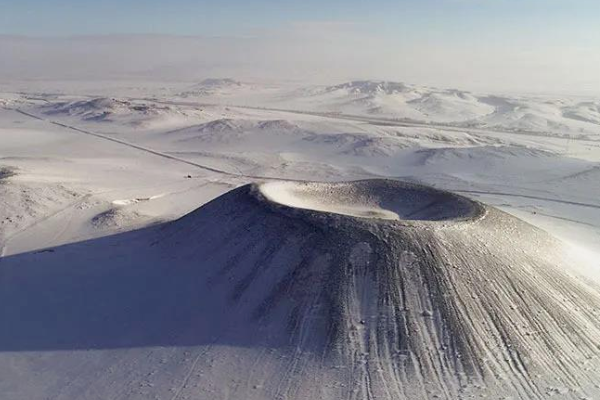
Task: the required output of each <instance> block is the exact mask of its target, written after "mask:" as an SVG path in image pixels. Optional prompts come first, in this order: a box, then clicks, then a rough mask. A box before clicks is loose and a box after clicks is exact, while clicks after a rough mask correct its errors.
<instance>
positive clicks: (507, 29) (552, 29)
mask: <svg viewBox="0 0 600 400" xmlns="http://www.w3.org/2000/svg"><path fill="white" fill-rule="evenodd" d="M124 37H127V38H128V39H127V40H123V38H124ZM86 40H87V41H88V42H87V43H84V42H85V41H86ZM152 40H154V41H155V43H156V44H155V45H154V46H153V44H152ZM69 41H71V43H68V42H69ZM111 41H112V42H113V44H111ZM36 43H37V44H36ZM124 43H129V44H130V45H131V46H134V47H133V48H131V49H127V48H126V46H124ZM78 46H79V47H78ZM165 46H168V47H165ZM141 47H143V48H145V49H146V50H147V51H142V49H141ZM169 47H170V48H169ZM151 48H153V49H154V52H152V51H151V50H150V49H151ZM44 49H46V50H44ZM93 49H96V50H98V51H97V52H94V51H92V50H93ZM111 49H113V51H114V53H111ZM27 51H30V52H37V54H33V53H32V54H29V53H27ZM40 52H41V54H40ZM44 52H46V53H48V54H47V55H46V57H45V58H44V59H48V61H49V62H48V64H49V65H48V68H46V72H49V71H51V70H53V69H56V70H57V71H59V70H60V69H61V68H60V66H59V65H58V64H59V61H60V60H53V58H56V57H55V56H53V53H56V52H58V53H60V54H61V55H63V56H64V58H66V59H68V60H71V59H72V58H76V57H77V56H78V54H80V53H81V52H84V53H86V54H87V56H88V57H91V58H90V59H89V62H88V63H86V64H88V66H89V67H93V65H92V64H93V62H92V61H93V59H94V54H97V55H98V57H99V56H100V55H102V57H103V59H102V60H100V61H104V62H103V63H102V65H104V66H105V67H106V69H105V70H107V71H108V72H109V73H110V75H111V76H116V75H118V74H119V72H120V71H121V72H122V74H123V75H126V74H134V73H143V74H149V73H150V72H149V71H155V72H156V71H161V73H160V74H159V75H160V77H161V78H168V75H169V72H168V71H169V70H171V71H172V72H173V73H177V75H178V76H179V77H185V78H186V79H196V78H197V76H196V75H207V74H213V75H214V74H217V75H222V74H224V73H228V74H238V75H240V77H247V78H251V77H260V78H268V77H273V78H274V79H284V78H287V79H298V80H302V79H306V80H329V79H339V80H342V79H346V78H373V79H374V78H381V79H393V80H401V81H412V82H413V83H423V84H435V85H442V86H444V85H445V86H466V87H472V88H482V89H486V88H489V89H492V88H499V89H502V88H504V89H506V90H513V89H522V90H526V91H544V90H547V91H549V92H557V91H560V92H564V91H567V92H569V91H571V92H573V93H575V92H577V93H580V92H582V93H583V92H594V91H595V90H598V91H599V92H600V77H599V75H600V74H598V72H597V71H599V70H600V1H598V0H370V1H360V0H344V1H342V0H318V1H317V0H302V1H298V0H294V1H292V0H254V1H252V0H220V1H213V0H211V1H193V0H169V1H166V0H163V1H159V0H138V1H133V0H103V1H98V0H95V1H92V0H0V56H4V57H3V60H5V61H4V63H0V78H2V77H4V78H5V79H7V78H8V77H11V78H14V77H15V74H17V75H18V72H19V70H20V71H22V73H23V77H27V78H30V77H33V76H35V77H43V76H44V74H43V71H41V66H39V65H35V64H34V63H36V62H40V57H41V55H42V54H45V53H44ZM119 52H121V53H122V52H129V53H130V55H127V54H121V53H119ZM90 53H91V54H90ZM142 53H143V54H142ZM150 53H153V54H150ZM134 56H135V57H138V58H137V59H134V58H133V57H134ZM7 57H8V58H7ZM107 57H108V58H111V57H112V58H116V59H117V60H119V62H120V65H110V63H108V64H107V60H106V58H107ZM6 60H8V61H6ZM123 63H127V65H124V64H123ZM3 64H4V65H3ZM30 64H31V65H30ZM138 64H144V65H146V66H147V68H146V69H145V70H143V68H141V67H138V66H137V65H138ZM119 68H121V69H119ZM37 69H40V72H36V71H37ZM188 70H189V71H195V72H194V73H193V74H191V73H188V72H186V73H184V71H188ZM27 71H29V72H27ZM86 71H87V70H85V68H83V66H80V67H78V68H77V71H71V72H70V74H71V76H81V77H85V76H86V74H87V75H95V74H97V73H98V72H97V71H95V69H94V68H91V69H90V70H89V71H88V72H87V73H86Z"/></svg>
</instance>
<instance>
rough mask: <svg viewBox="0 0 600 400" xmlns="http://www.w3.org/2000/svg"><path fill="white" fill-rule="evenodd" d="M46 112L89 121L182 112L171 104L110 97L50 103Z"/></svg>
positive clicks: (45, 109) (45, 108)
mask: <svg viewBox="0 0 600 400" xmlns="http://www.w3.org/2000/svg"><path fill="white" fill-rule="evenodd" d="M44 112H45V113H46V114H48V115H68V116H78V117H81V118H82V119H84V120H88V121H92V120H95V121H106V120H110V119H111V118H113V117H115V116H120V115H121V116H122V115H125V116H126V115H132V114H133V115H135V114H138V115H143V116H161V115H173V114H181V112H180V111H179V110H178V109H177V108H175V107H171V106H166V105H159V104H156V103H149V102H143V101H129V100H121V99H116V98H108V97H99V98H94V99H89V100H79V101H72V102H59V103H54V104H49V105H47V106H46V107H44Z"/></svg>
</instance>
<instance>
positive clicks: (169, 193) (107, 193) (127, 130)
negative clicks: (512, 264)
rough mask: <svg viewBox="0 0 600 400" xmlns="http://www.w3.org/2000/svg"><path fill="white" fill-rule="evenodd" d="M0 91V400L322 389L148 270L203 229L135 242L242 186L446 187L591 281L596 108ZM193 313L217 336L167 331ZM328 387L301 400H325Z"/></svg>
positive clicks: (358, 86) (498, 100)
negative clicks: (536, 238)
mask: <svg viewBox="0 0 600 400" xmlns="http://www.w3.org/2000/svg"><path fill="white" fill-rule="evenodd" d="M0 91H1V92H0V251H1V252H0V255H1V256H2V258H0V274H3V275H0V291H1V292H0V315H1V316H2V318H3V319H4V320H3V321H0V324H2V325H3V327H2V328H0V393H2V396H1V398H2V399H6V400H13V399H14V400H21V399H30V400H37V399H40V400H41V399H68V400H74V399H78V400H79V399H108V398H110V399H150V398H154V399H171V400H177V399H209V398H215V399H216V398H234V399H260V398H278V399H279V398H281V399H287V398H289V399H294V398H301V397H298V396H300V394H298V393H297V392H295V391H294V387H293V384H292V383H290V382H293V380H294V375H295V374H298V376H305V375H307V374H309V373H310V374H314V376H315V377H316V376H318V375H319V374H323V376H326V375H327V374H329V373H330V371H329V372H328V371H326V370H322V366H321V365H320V364H319V363H318V362H317V360H311V363H314V365H297V363H294V359H295V355H294V353H292V354H288V353H285V352H280V351H279V348H278V347H276V346H274V347H272V348H269V347H268V346H263V345H261V343H263V342H261V341H260V335H261V333H260V332H258V333H257V332H243V329H244V328H243V327H240V326H238V325H235V326H225V325H226V321H225V322H224V321H223V319H222V318H221V319H219V315H220V313H223V315H225V314H230V313H231V314H235V313H243V312H244V309H243V307H242V308H240V309H235V310H233V309H228V308H227V307H226V306H225V305H221V304H220V303H219V304H217V303H218V302H216V303H215V304H214V308H213V309H211V305H210V304H206V302H207V301H208V299H209V298H210V297H207V296H208V295H205V293H195V292H194V291H193V289H192V288H193V285H194V279H198V278H197V277H195V276H194V275H193V274H192V273H190V271H189V270H183V271H177V272H178V273H177V274H174V275H175V276H163V275H161V274H162V273H163V271H162V270H161V269H160V268H154V267H152V265H154V264H159V263H162V264H172V266H173V268H174V269H177V266H178V263H180V264H181V265H182V266H188V265H189V262H190V260H191V259H193V258H194V257H197V256H198V255H197V254H195V253H194V251H193V247H194V245H195V243H198V242H199V241H202V240H204V239H205V236H204V235H206V236H210V234H211V233H210V230H208V229H207V230H206V231H205V232H203V231H202V229H201V228H200V229H198V230H194V231H193V232H194V233H193V235H191V234H190V235H189V237H185V235H184V236H182V237H181V238H179V239H178V240H177V241H176V242H169V241H168V240H166V239H165V240H164V241H165V243H166V242H168V243H169V244H170V245H171V247H170V248H169V249H168V250H165V249H162V248H161V249H158V247H160V246H161V245H160V244H158V245H157V246H154V245H152V246H150V247H149V246H148V241H149V240H150V241H151V242H152V243H155V242H161V241H163V239H164V238H163V237H162V236H160V235H162V234H163V232H162V231H161V230H160V229H162V228H161V227H162V226H163V225H165V224H167V223H168V222H169V221H174V220H177V219H178V218H181V217H184V216H186V215H188V214H189V213H191V212H193V211H194V210H196V209H198V208H199V207H201V206H202V205H204V204H206V203H208V202H209V201H210V200H212V199H215V198H217V197H218V196H220V195H222V194H224V193H226V192H228V191H230V190H232V189H234V188H237V187H240V186H242V185H244V184H247V183H251V182H263V181H277V180H292V181H295V180H309V181H326V182H336V181H349V180H359V179H370V178H392V179H398V180H404V181H410V182H417V183H423V184H427V185H430V186H433V187H435V188H439V189H444V190H449V191H452V192H455V193H458V194H461V195H464V196H466V197H470V198H473V199H475V200H479V201H482V202H484V203H486V204H489V205H492V206H495V207H497V208H499V209H501V210H503V211H506V212H508V213H509V214H513V215H514V216H516V217H518V218H521V219H523V220H525V221H527V222H529V223H531V224H533V225H535V226H537V227H539V228H541V229H543V230H545V231H547V232H548V233H550V234H551V235H552V236H555V237H557V238H559V239H560V240H562V241H564V242H565V243H567V245H568V246H569V248H570V249H571V251H572V252H573V257H577V259H578V260H579V259H581V260H584V261H582V262H577V263H574V265H573V270H572V271H570V273H574V274H578V275H582V276H583V277H584V279H589V280H591V281H598V280H599V279H600V200H599V199H600V99H598V98H584V97H567V96H563V97H555V96H541V95H536V96H526V95H523V96H514V95H510V96H508V95H498V94H487V93H486V94H479V93H470V92H467V91H462V90H456V89H440V88H432V87H424V86H418V85H411V84H404V83H397V82H380V81H355V82H347V83H341V84H332V85H330V86H326V85H324V86H300V85H289V84H275V83H271V84H264V83H254V82H240V81H237V80H235V79H207V80H205V81H202V82H199V83H189V82H183V83H172V82H166V83H161V84H156V83H154V84H152V85H147V86H146V85H143V84H140V83H139V82H138V83H135V82H111V83H110V84H105V83H102V84H98V83H89V82H88V83H86V84H78V83H77V82H68V83H65V82H44V83H43V86H42V85H40V84H35V83H29V84H27V83H21V84H19V85H13V86H9V85H7V86H6V87H0ZM157 229H158V232H159V233H158V234H157ZM157 235H158V236H157ZM231 240H232V241H233V242H235V241H236V240H237V239H235V238H233V239H231ZM178 245H181V246H184V247H185V249H183V250H181V251H180V249H178V248H177V246H178ZM240 246H241V244H240ZM232 248H235V243H233V244H232ZM252 256H253V253H252V250H251V249H249V250H248V257H252ZM170 257H172V258H170ZM290 257H292V255H290ZM144 267H147V269H145V268H144ZM159 282H164V286H160V285H158V283H159ZM76 285H79V286H78V288H76V287H75V286H76ZM156 287H163V289H164V290H165V292H164V293H154V292H151V291H152V290H153V289H154V288H156ZM165 288H166V289H165ZM145 290H147V291H148V292H145ZM56 293H61V294H60V295H58V296H56ZM177 293H179V295H178V294H177ZM86 296H87V297H86ZM194 302H197V303H194ZM182 303H186V304H182ZM42 305H43V306H42ZM195 306H198V307H201V308H202V309H203V310H204V311H203V312H202V313H200V314H198V315H203V316H206V315H211V316H212V317H211V318H213V319H214V320H215V321H221V322H222V323H221V325H223V326H220V327H218V328H217V326H216V325H218V323H215V326H214V329H206V330H203V331H202V334H198V332H197V330H195V329H189V330H187V331H178V330H177V329H178V327H180V326H186V327H189V326H197V325H198V324H202V323H203V321H189V320H187V319H188V318H190V315H194V313H193V307H195ZM123 307H125V308H123ZM90 312H91V313H95V314H94V315H89V313H90ZM153 314H155V317H152V315H153ZM233 320H234V319H231V321H233ZM236 321H237V320H236ZM8 323H11V324H12V325H11V326H8ZM128 327H129V328H128ZM223 330H227V332H228V334H227V335H224V336H227V339H226V340H225V339H223V340H220V339H219V337H218V335H220V333H219V332H223ZM240 330H241V331H240ZM123 332H125V334H123ZM91 333H94V334H93V335H92V334H91ZM84 334H85V335H84ZM86 335H87V336H86ZM194 335H198V336H194ZM215 335H217V336H215ZM596 339H597V338H596ZM273 340H274V341H275V339H273ZM265 343H266V342H265ZM269 343H270V342H269ZM340 368H342V367H340ZM246 371H251V372H250V373H249V374H248V373H246ZM242 376H243V377H245V378H244V379H245V380H240V379H239V377H242ZM273 377H276V378H273ZM315 379H316V378H315ZM270 380H271V381H273V380H276V381H277V382H279V383H278V384H275V385H272V384H269V383H268V381H270ZM599 383H600V382H599ZM330 385H331V387H328V388H327V390H322V391H320V392H319V393H318V394H317V392H315V393H312V394H310V393H308V394H307V393H301V394H302V396H306V395H313V396H324V394H323V393H330V397H329V398H335V393H338V392H337V391H336V390H338V389H339V387H336V380H335V377H332V378H331V381H330ZM263 389H264V390H263ZM479 389H481V388H476V387H475V388H473V387H469V388H466V389H465V391H464V392H461V396H463V395H464V397H465V398H468V396H470V395H477V394H479V393H485V391H478V390H479ZM597 389H598V388H597ZM578 390H579V388H577V387H576V385H574V386H573V387H565V386H564V385H562V384H561V385H559V386H556V387H550V386H549V387H547V388H546V391H545V392H543V393H540V398H544V397H545V396H553V398H561V396H562V398H584V397H583V396H585V393H582V392H579V391H578ZM265 391H267V392H265ZM423 393H425V392H423ZM356 396H357V397H356V398H361V397H360V394H356ZM427 396H431V398H435V397H434V396H438V397H437V398H452V395H451V394H448V393H427ZM304 398H306V397H304ZM314 398H320V397H314ZM323 398H325V397H323ZM498 398H502V397H498ZM505 398H508V397H505ZM516 398H518V397H516Z"/></svg>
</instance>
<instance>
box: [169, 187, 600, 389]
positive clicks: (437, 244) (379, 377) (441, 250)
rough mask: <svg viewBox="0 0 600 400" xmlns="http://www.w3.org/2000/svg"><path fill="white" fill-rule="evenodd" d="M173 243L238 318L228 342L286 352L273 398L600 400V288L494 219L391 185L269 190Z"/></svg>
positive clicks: (248, 193) (457, 201)
mask: <svg viewBox="0 0 600 400" xmlns="http://www.w3.org/2000/svg"><path fill="white" fill-rule="evenodd" d="M163 236H164V237H165V238H166V239H164V240H163V244H162V246H166V248H164V251H166V252H172V251H174V250H175V251H176V252H177V254H178V255H177V257H178V259H179V260H187V262H189V263H190V264H194V263H195V264H196V265H197V268H198V271H200V272H199V274H201V275H202V278H201V280H204V281H205V282H208V288H209V289H207V290H210V291H213V292H214V293H219V296H222V300H223V301H224V302H225V303H226V304H228V307H230V308H231V310H235V311H231V315H232V316H231V317H230V320H235V322H232V323H231V324H233V325H231V326H234V327H235V328H233V329H229V330H227V332H225V331H223V332H220V331H219V329H216V331H215V332H216V335H217V336H219V335H220V337H221V338H224V337H228V338H229V339H228V341H237V343H245V344H247V345H248V346H250V347H252V346H258V347H264V348H270V349H277V351H281V352H284V353H285V352H287V353H288V354H289V357H290V358H289V359H290V362H289V363H287V364H286V367H285V370H283V371H282V373H283V375H284V377H283V378H277V382H278V383H277V384H275V383H273V382H272V384H273V385H274V386H273V387H272V388H271V389H269V388H268V385H267V387H266V388H264V390H265V393H264V398H303V396H306V395H307V393H310V394H311V395H312V396H321V395H322V396H325V394H324V393H325V392H327V393H336V396H337V398H344V399H352V398H355V399H370V398H373V399H417V398H452V399H454V398H461V397H462V396H464V397H468V396H470V395H474V394H477V395H497V396H500V397H499V398H512V397H509V396H513V397H514V398H527V399H529V398H546V397H547V396H548V395H556V396H558V398H585V396H592V395H596V396H597V395H599V389H598V386H596V385H597V384H598V383H600V380H599V378H598V377H599V376H600V369H599V365H600V362H599V358H598V357H599V355H600V347H599V346H600V311H599V310H600V295H599V294H598V293H599V292H598V290H597V288H596V287H593V286H591V285H590V284H587V283H585V282H583V281H581V280H580V279H578V278H575V277H573V276H571V275H569V273H568V269H569V263H571V262H574V261H573V260H572V259H571V258H569V255H568V252H567V251H566V250H565V248H564V247H563V245H562V244H561V243H560V242H558V241H557V240H555V239H553V238H552V237H550V236H549V235H548V234H546V233H545V232H543V231H541V230H539V229H537V228H535V227H533V226H531V225H529V224H527V223H524V222H523V221H521V220H518V219H516V218H514V217H512V216H509V215H508V214H506V213H504V212H501V211H499V210H496V209H494V208H491V207H487V206H485V205H482V204H480V203H477V202H473V201H470V200H468V199H465V198H463V197H460V196H456V195H454V194H449V193H445V192H441V191H437V190H434V189H431V188H427V187H422V186H417V185H413V184H407V183H400V182H396V181H387V180H371V181H359V182H353V183H342V184H311V183H268V184H264V185H247V186H244V187H241V188H238V189H236V190H234V191H232V192H229V193H227V194H226V195H224V196H221V197H220V198H218V199H216V200H214V201H212V202H211V203H209V204H207V205H205V206H203V207H202V208H200V209H198V210H197V211H195V212H193V213H191V214H189V215H187V216H185V217H184V218H182V219H180V220H178V221H175V222H174V223H172V224H171V225H170V226H168V227H166V228H165V229H164V232H163ZM184 245H185V246H184ZM184 249H188V250H184ZM215 301H216V300H215ZM242 327H243V328H242ZM311 366H312V367H311ZM311 368H312V369H311ZM311 371H313V372H311ZM318 371H327V372H323V375H322V376H320V374H321V372H318ZM325 377H327V378H325ZM273 379H275V378H273ZM319 385H323V386H325V385H327V386H328V389H327V391H325V390H323V391H320V390H318V388H317V389H315V387H317V386H319ZM331 386H334V388H333V389H332V388H331ZM315 393H316V394H315ZM319 393H321V394H319Z"/></svg>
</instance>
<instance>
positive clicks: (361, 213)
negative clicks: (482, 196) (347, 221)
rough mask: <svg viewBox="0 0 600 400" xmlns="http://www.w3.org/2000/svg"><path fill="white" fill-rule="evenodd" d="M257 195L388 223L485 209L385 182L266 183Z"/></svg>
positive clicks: (458, 216) (433, 191) (452, 196)
mask: <svg viewBox="0 0 600 400" xmlns="http://www.w3.org/2000/svg"><path fill="white" fill-rule="evenodd" d="M259 191H260V193H261V194H262V195H263V196H264V197H265V198H266V199H267V200H268V201H271V202H273V203H277V204H280V205H283V206H287V207H291V208H296V209H302V210H312V211H316V212H322V213H331V214H341V215H348V216H352V217H357V218H369V219H379V220H388V221H449V220H467V219H473V218H476V217H478V216H480V215H482V214H483V213H484V207H483V206H482V205H481V204H479V203H477V202H475V201H473V200H470V199H467V198H466V197H463V196H459V195H456V194H453V193H450V192H445V191H441V190H437V189H433V188H430V187H427V186H422V185H417V184H413V183H408V182H400V181H394V180H387V179H369V180H361V181H354V182H341V183H323V182H268V183H263V184H261V185H259Z"/></svg>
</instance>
